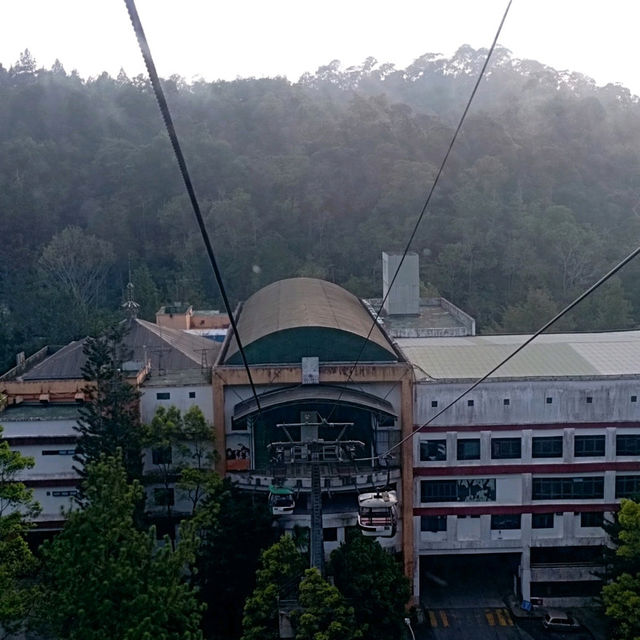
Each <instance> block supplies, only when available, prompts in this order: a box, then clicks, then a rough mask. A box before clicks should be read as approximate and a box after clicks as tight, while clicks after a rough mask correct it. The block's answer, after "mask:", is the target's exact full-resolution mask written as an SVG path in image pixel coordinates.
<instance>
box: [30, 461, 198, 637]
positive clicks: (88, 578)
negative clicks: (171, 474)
mask: <svg viewBox="0 0 640 640" xmlns="http://www.w3.org/2000/svg"><path fill="white" fill-rule="evenodd" d="M142 492H143V489H142V487H141V485H140V484H139V483H138V482H137V481H134V482H133V483H132V484H129V483H128V482H127V474H126V471H125V468H124V465H123V462H122V459H121V457H105V456H102V457H101V458H100V459H99V460H98V461H96V462H91V463H89V465H88V467H87V474H86V478H85V480H84V482H83V493H84V496H85V500H86V502H85V508H84V509H83V510H79V511H73V512H72V513H70V514H68V518H67V522H66V523H65V526H64V529H63V531H62V532H61V533H60V534H59V535H58V536H57V537H56V538H55V539H54V540H53V541H51V542H46V543H45V544H44V545H43V548H42V557H43V567H44V568H43V586H44V595H43V598H42V601H41V603H40V605H39V614H40V619H41V620H42V622H43V623H44V626H45V628H46V629H47V630H48V631H49V632H51V633H53V634H54V635H55V636H56V637H57V638H60V640H103V639H104V638H114V639H116V638H118V639H120V638H121V639H123V640H150V639H151V638H153V639H154V640H156V639H157V640H199V639H201V638H202V634H201V632H200V629H199V624H200V616H201V611H202V605H201V604H200V603H199V602H198V600H197V597H196V592H195V590H194V588H193V587H191V586H189V585H188V584H187V582H186V581H185V574H186V572H187V571H188V567H189V566H190V565H191V563H192V562H193V559H194V549H195V538H194V535H193V530H192V528H189V527H185V528H183V529H182V535H181V539H180V542H179V543H178V544H177V546H176V549H175V550H173V549H172V548H171V545H169V544H164V545H160V546H158V544H157V542H156V539H155V530H154V528H153V527H152V528H151V529H149V530H148V531H146V532H143V531H139V530H138V529H137V528H136V526H135V523H134V513H135V509H136V506H137V504H138V503H139V502H140V500H141V497H142ZM165 542H167V541H166V540H165Z"/></svg>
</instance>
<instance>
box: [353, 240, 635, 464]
mask: <svg viewBox="0 0 640 640" xmlns="http://www.w3.org/2000/svg"><path fill="white" fill-rule="evenodd" d="M638 254H640V246H639V247H637V248H636V249H634V250H633V251H632V252H631V253H630V254H629V255H627V256H626V257H625V258H624V259H622V260H621V261H620V262H618V264H617V265H616V266H615V267H613V269H611V270H610V271H608V272H607V273H605V275H603V276H602V277H601V278H600V279H599V280H598V281H597V282H595V283H594V284H592V285H591V286H590V287H589V288H588V289H587V290H586V291H584V292H583V293H581V294H580V295H579V296H578V297H577V298H576V299H575V300H574V301H573V302H571V303H570V304H568V305H567V306H566V307H565V308H564V309H563V310H562V311H560V312H559V313H557V314H556V315H555V316H554V317H553V318H551V320H549V321H548V322H546V323H545V324H544V325H543V326H542V327H540V329H538V330H537V331H536V332H535V333H534V334H533V335H531V336H529V337H528V338H527V339H526V340H525V341H524V342H523V343H522V344H521V345H520V346H519V347H518V348H517V349H515V350H514V351H513V352H511V353H510V354H509V355H508V356H507V357H506V358H504V359H503V360H501V361H500V362H499V363H498V364H497V365H496V366H495V367H493V369H491V370H490V371H488V372H487V373H485V374H484V375H483V376H482V377H481V378H478V380H476V381H475V382H474V383H473V384H472V385H471V386H469V387H467V388H466V389H465V390H464V391H463V392H462V393H460V394H459V395H458V396H456V397H455V398H454V399H453V400H452V401H451V402H450V403H449V404H448V405H446V406H445V407H443V408H442V409H440V411H438V412H437V413H436V414H435V415H434V416H432V417H431V418H429V420H427V421H426V422H425V423H424V424H422V425H420V426H419V427H418V428H417V429H414V430H413V431H412V433H410V434H409V435H407V436H405V437H404V438H402V440H400V442H398V443H396V444H395V445H393V447H390V448H389V449H388V450H387V451H386V453H384V454H382V456H376V458H358V459H357V461H358V462H364V461H367V460H376V459H378V458H380V457H384V456H387V455H389V454H390V453H391V452H392V451H393V450H394V449H397V448H398V447H400V446H401V445H403V444H404V443H405V442H407V441H408V440H411V438H413V437H414V436H415V435H416V434H417V433H419V432H420V431H422V430H423V429H424V428H425V427H428V426H429V425H430V424H431V423H432V422H434V421H435V420H437V419H438V418H439V417H440V416H441V415H442V414H443V413H445V412H446V411H448V410H449V409H451V407H453V405H454V404H456V403H457V402H459V401H460V400H462V398H464V397H465V396H466V395H467V394H469V393H471V391H473V390H474V389H475V388H476V387H477V386H478V385H480V384H481V383H483V382H484V381H485V380H486V379H487V378H489V377H491V376H492V375H493V374H494V373H495V372H496V371H497V370H498V369H500V368H501V367H503V366H504V365H505V364H507V362H509V360H511V359H512V358H514V357H515V356H516V355H518V354H519V353H520V352H521V351H522V350H523V349H525V348H526V347H527V346H529V345H530V344H531V343H532V342H533V341H534V340H535V339H536V338H537V337H538V336H540V335H541V334H543V333H544V332H545V331H546V330H547V329H549V328H550V327H551V326H553V325H554V324H555V323H556V322H558V320H560V318H562V317H563V316H565V315H566V314H567V313H568V312H569V311H571V309H573V308H574V307H575V306H577V305H578V304H580V303H581V302H582V301H583V300H584V299H585V298H586V297H587V296H589V295H591V294H592V293H593V292H594V291H595V290H596V289H598V288H599V287H600V286H601V285H603V284H604V283H605V282H606V281H607V280H609V278H611V277H612V276H614V275H615V274H616V273H618V271H620V269H622V267H624V266H625V265H626V264H628V263H629V262H631V260H633V259H634V258H635V257H636V256H637V255H638Z"/></svg>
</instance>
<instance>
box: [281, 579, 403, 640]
mask: <svg viewBox="0 0 640 640" xmlns="http://www.w3.org/2000/svg"><path fill="white" fill-rule="evenodd" d="M299 604H300V609H298V610H296V611H295V613H294V615H293V623H294V627H295V629H296V640H352V639H354V638H362V637H363V634H362V630H361V629H359V628H357V624H356V620H355V617H354V613H353V607H349V606H347V604H346V601H345V599H344V597H343V596H342V594H341V593H340V591H338V589H336V587H334V586H333V585H331V584H329V583H328V582H327V581H326V580H325V579H324V578H323V577H322V576H321V575H320V572H319V571H318V570H317V569H315V568H314V569H307V570H306V571H305V575H304V578H303V579H302V582H301V583H300V598H299ZM367 637H369V636H367ZM387 637H392V636H387Z"/></svg>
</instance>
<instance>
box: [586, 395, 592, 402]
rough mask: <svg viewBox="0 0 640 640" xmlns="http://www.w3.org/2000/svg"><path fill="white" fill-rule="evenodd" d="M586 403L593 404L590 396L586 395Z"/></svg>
mask: <svg viewBox="0 0 640 640" xmlns="http://www.w3.org/2000/svg"><path fill="white" fill-rule="evenodd" d="M587 404H593V398H592V397H591V396H587Z"/></svg>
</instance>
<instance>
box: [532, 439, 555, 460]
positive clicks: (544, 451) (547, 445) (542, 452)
mask: <svg viewBox="0 0 640 640" xmlns="http://www.w3.org/2000/svg"><path fill="white" fill-rule="evenodd" d="M531 455H532V457H534V458H561V457H562V436H541V437H539V438H533V442H532V445H531Z"/></svg>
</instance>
